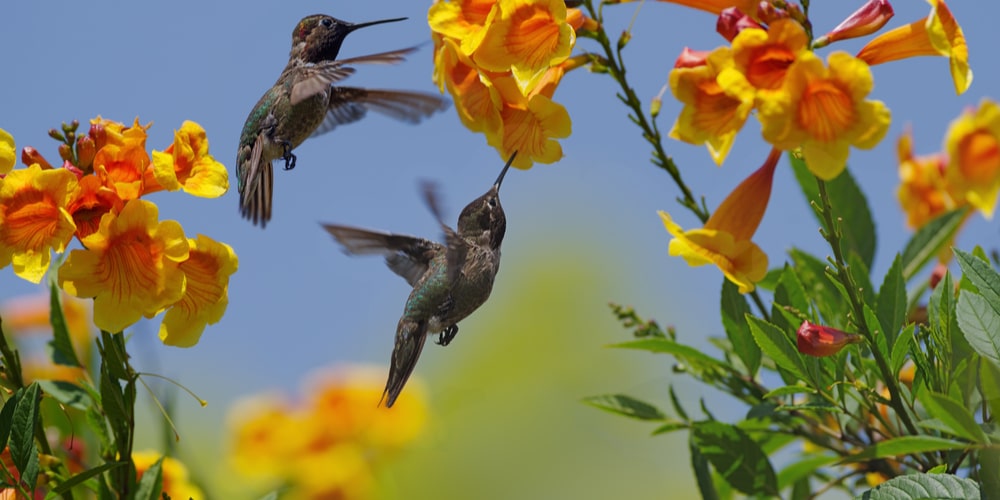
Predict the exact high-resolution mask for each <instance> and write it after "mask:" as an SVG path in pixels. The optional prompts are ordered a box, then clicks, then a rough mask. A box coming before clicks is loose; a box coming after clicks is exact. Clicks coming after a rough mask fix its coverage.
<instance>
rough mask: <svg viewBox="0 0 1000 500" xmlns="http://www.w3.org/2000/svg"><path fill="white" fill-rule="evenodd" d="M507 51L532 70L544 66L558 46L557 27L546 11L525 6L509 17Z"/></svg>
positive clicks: (536, 7)
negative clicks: (509, 27) (509, 26)
mask: <svg viewBox="0 0 1000 500" xmlns="http://www.w3.org/2000/svg"><path fill="white" fill-rule="evenodd" d="M505 45H506V47H507V50H508V51H510V53H511V54H514V55H516V56H517V58H518V59H519V60H521V61H524V62H525V64H526V65H527V66H529V67H532V68H537V67H541V66H543V65H545V64H546V61H547V60H548V58H549V57H550V55H551V54H552V53H553V52H555V50H556V48H557V47H558V45H559V25H558V24H557V23H556V22H555V20H553V19H552V15H551V13H550V12H549V11H548V10H545V9H543V8H541V7H538V6H525V7H522V8H520V9H518V10H517V11H516V12H514V14H513V15H512V16H511V30H510V33H508V34H507V39H506V41H505Z"/></svg>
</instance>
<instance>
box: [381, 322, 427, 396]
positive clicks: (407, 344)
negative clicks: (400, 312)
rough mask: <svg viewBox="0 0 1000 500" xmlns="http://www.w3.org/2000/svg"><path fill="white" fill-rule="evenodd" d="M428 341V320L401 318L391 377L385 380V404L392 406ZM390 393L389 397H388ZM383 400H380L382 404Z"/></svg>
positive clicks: (390, 371)
mask: <svg viewBox="0 0 1000 500" xmlns="http://www.w3.org/2000/svg"><path fill="white" fill-rule="evenodd" d="M426 341H427V322H426V321H412V320H409V319H406V318H401V319H400V320H399V326H397V327H396V345H395V346H393V348H392V364H390V365H389V378H388V380H386V382H385V390H384V391H383V392H382V400H385V406H386V407H388V408H391V407H392V405H393V403H395V402H396V398H397V397H399V393H400V392H402V391H403V386H404V385H406V381H407V380H408V379H409V378H410V375H411V374H412V373H413V368H414V367H416V366H417V360H418V359H420V351H422V350H423V349H424V343H425V342H426ZM386 395H388V396H389V397H388V399H386ZM382 400H379V403H380V404H381V402H382Z"/></svg>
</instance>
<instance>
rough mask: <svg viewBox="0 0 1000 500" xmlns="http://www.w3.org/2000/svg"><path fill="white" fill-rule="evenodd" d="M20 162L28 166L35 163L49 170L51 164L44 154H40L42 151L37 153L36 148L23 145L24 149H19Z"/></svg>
mask: <svg viewBox="0 0 1000 500" xmlns="http://www.w3.org/2000/svg"><path fill="white" fill-rule="evenodd" d="M21 163H23V164H25V166H29V167H30V166H31V165H34V164H35V163H37V164H38V166H40V167H42V169H43V170H49V169H51V168H52V164H51V163H49V162H48V160H46V159H45V157H44V156H42V153H39V152H38V150H37V149H35V148H33V147H31V146H25V147H24V149H22V150H21Z"/></svg>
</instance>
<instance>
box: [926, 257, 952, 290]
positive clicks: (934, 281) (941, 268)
mask: <svg viewBox="0 0 1000 500" xmlns="http://www.w3.org/2000/svg"><path fill="white" fill-rule="evenodd" d="M947 272H948V266H946V265H944V264H942V263H940V262H938V263H937V264H936V265H935V266H934V270H933V271H931V277H930V280H929V282H930V283H929V284H930V286H931V290H933V289H935V288H937V286H938V283H940V282H941V280H943V279H944V275H945V273H947Z"/></svg>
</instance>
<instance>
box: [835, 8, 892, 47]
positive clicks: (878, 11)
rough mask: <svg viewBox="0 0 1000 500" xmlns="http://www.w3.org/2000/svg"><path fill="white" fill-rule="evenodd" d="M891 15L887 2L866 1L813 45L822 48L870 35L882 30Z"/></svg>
mask: <svg viewBox="0 0 1000 500" xmlns="http://www.w3.org/2000/svg"><path fill="white" fill-rule="evenodd" d="M893 14H894V12H893V11H892V5H890V4H889V0H868V2H867V3H865V4H864V5H862V6H861V7H860V8H859V9H858V10H856V11H854V13H853V14H851V15H850V16H848V17H847V19H844V22H842V23H840V24H839V25H838V26H837V27H836V28H833V30H832V31H830V32H829V33H827V34H826V35H823V36H822V37H820V38H819V39H818V40H816V43H815V45H816V46H817V47H823V46H826V45H828V44H830V43H832V42H836V41H838V40H847V39H849V38H858V37H862V36H865V35H870V34H872V33H874V32H876V31H878V30H880V29H882V26H885V23H887V22H889V19H891V18H892V16H893Z"/></svg>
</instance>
